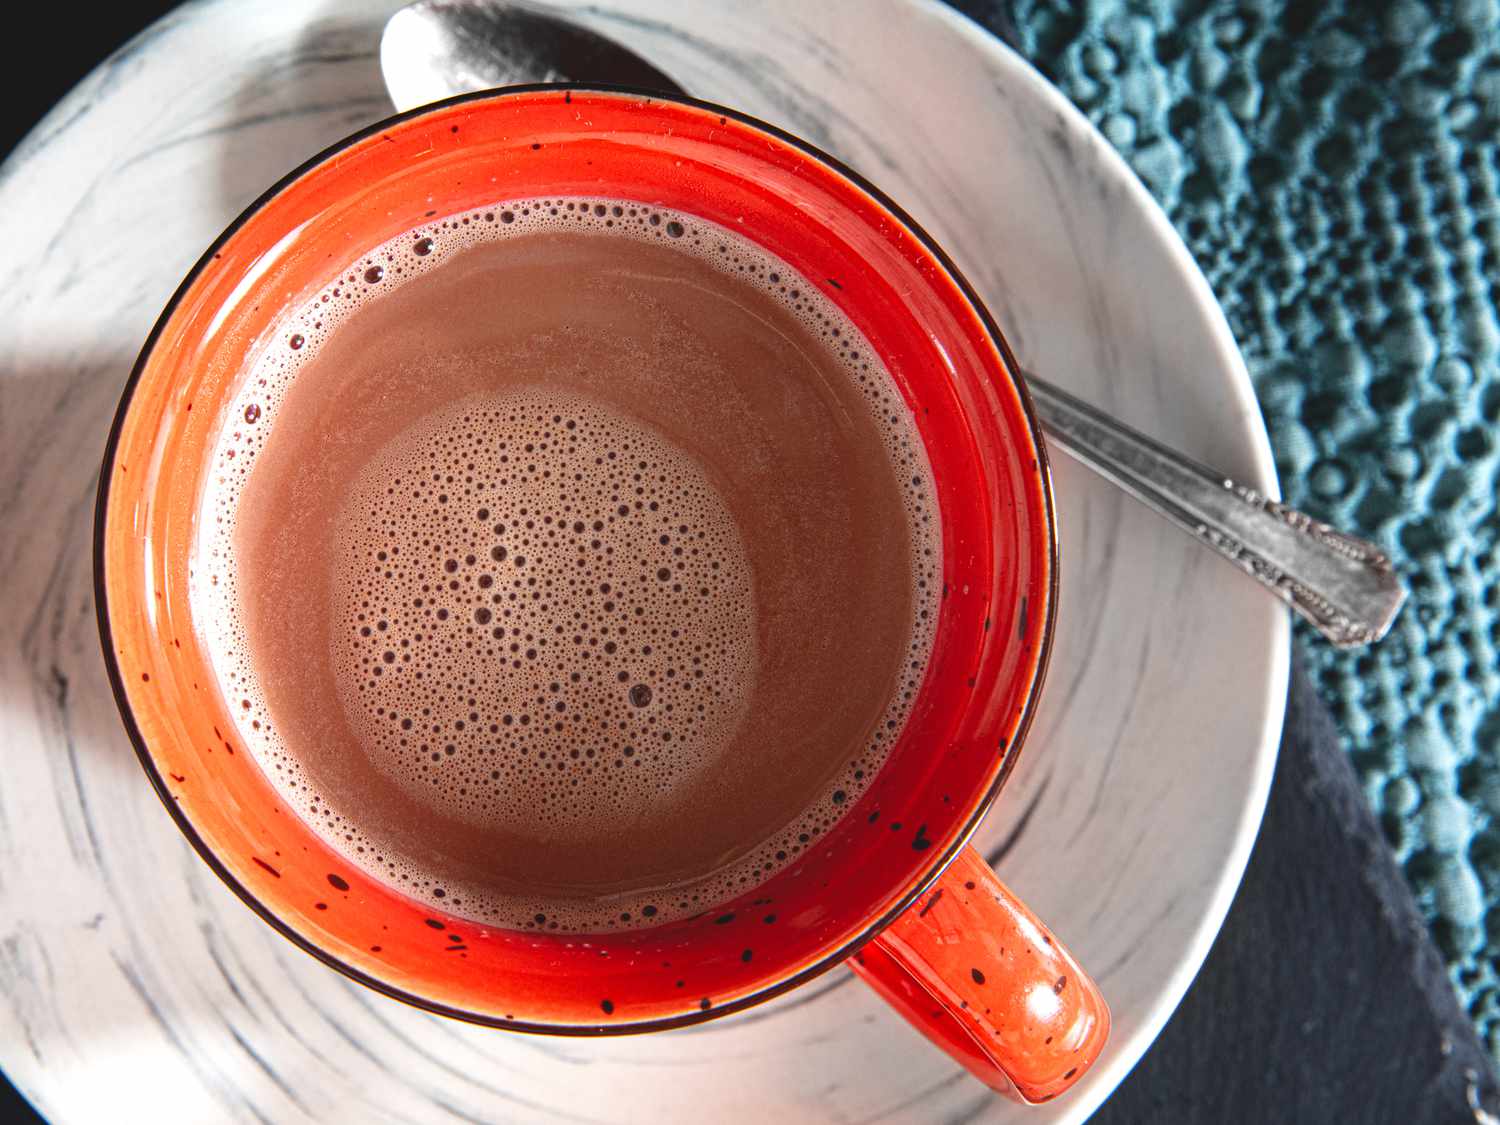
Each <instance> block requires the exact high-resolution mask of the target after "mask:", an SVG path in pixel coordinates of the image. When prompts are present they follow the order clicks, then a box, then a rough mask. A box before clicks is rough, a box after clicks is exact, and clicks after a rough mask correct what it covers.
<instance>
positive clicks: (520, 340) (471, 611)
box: [192, 198, 941, 931]
mask: <svg viewBox="0 0 1500 1125" xmlns="http://www.w3.org/2000/svg"><path fill="white" fill-rule="evenodd" d="M940 542H941V537H940V530H939V522H938V513H937V506H936V500H935V494H934V489H933V485H932V481H931V476H930V471H929V469H928V466H927V462H926V459H925V457H924V455H923V453H922V450H921V444H920V439H919V437H918V435H917V431H916V428H915V425H914V424H913V422H912V420H911V417H910V412H909V410H908V409H907V407H906V405H905V403H904V401H903V400H902V398H901V396H900V394H899V392H898V390H897V387H896V384H895V382H894V381H893V379H892V378H891V376H890V374H889V373H888V372H887V371H886V370H885V369H884V367H883V366H882V365H881V364H880V362H879V360H878V359H877V358H876V357H875V356H874V355H873V354H872V352H871V350H870V348H869V346H868V344H867V343H866V342H865V341H864V339H863V338H862V337H861V336H860V335H859V333H858V332H857V330H855V329H854V328H853V326H852V324H851V323H850V322H849V321H848V320H847V319H846V318H845V317H844V316H843V315H842V313H840V312H839V311H838V309H837V308H836V307H835V306H834V305H833V303H832V302H831V301H828V300H827V299H826V298H824V297H823V296H822V295H821V294H820V293H819V292H818V291H817V290H816V289H815V288H814V287H813V286H812V285H810V284H809V283H808V281H807V280H806V279H804V278H802V277H800V276H798V275H797V274H795V273H794V272H793V271H791V270H790V269H789V268H788V267H787V266H786V265H785V264H784V263H782V262H780V261H779V260H777V259H776V258H774V257H771V256H769V255H767V254H766V253H765V252H764V251H762V250H760V249H759V248H758V247H756V246H755V245H754V243H753V242H751V241H750V240H748V239H746V238H743V237H741V236H740V235H738V234H733V233H731V232H729V231H727V230H725V229H724V228H722V227H719V226H717V225H714V224H711V223H708V222H706V221H704V220H701V219H698V218H696V217H693V216H689V215H683V214H677V213H669V212H665V211H661V210H657V209H653V208H651V207H649V206H645V205H642V204H639V203H634V202H630V201H626V200H610V199H592V198H591V199H586V200H585V199H580V198H570V199H550V200H522V201H510V202H506V203H503V204H496V205H495V206H493V207H490V208H484V209H481V210H478V211H474V212H469V213H467V214H464V215H460V216H455V217H449V218H448V219H445V220H436V221H434V223H433V224H432V225H430V226H428V227H424V228H421V229H418V230H414V231H411V232H408V233H407V234H405V235H402V236H401V237H399V238H397V239H394V240H392V241H391V242H390V243H387V244H386V245H384V246H382V247H380V248H378V249H376V250H375V251H373V252H371V253H370V254H368V255H366V257H365V258H363V259H361V260H360V261H359V263H357V264H356V265H355V266H354V267H351V268H350V269H349V270H347V271H345V273H344V274H343V275H341V276H340V277H339V278H337V279H335V280H333V281H331V282H330V283H329V284H328V285H327V286H326V287H325V288H324V289H323V290H321V291H319V292H318V293H317V294H315V295H313V297H312V299H311V300H309V301H308V302H307V303H306V304H305V305H304V306H303V307H301V308H298V309H296V310H294V311H293V312H292V314H291V315H290V316H289V317H288V318H287V320H286V322H285V323H284V324H283V325H282V327H281V328H280V329H279V331H278V334H277V337H276V338H275V339H272V340H268V341H266V342H264V346H263V348H262V349H261V351H260V352H259V353H258V356H257V359H256V360H255V362H254V365H253V367H252V368H251V369H250V370H249V371H247V372H246V374H245V376H244V378H243V379H242V382H241V385H240V386H239V388H238V390H237V393H236V395H235V397H234V399H233V403H232V405H231V407H230V408H229V411H228V413H227V414H226V416H225V420H224V422H223V428H222V433H221V434H220V437H219V441H218V444H217V447H216V451H215V463H214V473H213V474H212V481H211V483H210V486H209V489H208V493H207V495H206V497H205V502H204V505H203V508H202V517H201V526H200V532H199V538H198V543H197V548H196V550H195V558H194V566H193V577H192V581H193V597H194V602H195V607H196V608H197V612H198V617H199V621H200V628H201V629H202V630H203V631H204V633H205V636H206V637H207V638H208V640H209V648H210V651H211V653H212V657H213V661H214V666H215V671H216V674H217V675H218V678H219V682H220V686H221V690H222V691H223V693H224V695H225V698H226V699H227V700H228V701H229V703H230V706H231V708H232V709H233V711H234V713H235V715H236V720H237V722H238V724H239V727H240V733H241V737H242V739H243V741H244V742H245V744H246V745H247V746H248V747H249V748H250V750H251V752H252V753H253V754H254V755H255V757H256V759H257V761H258V762H259V763H260V765H261V767H262V768H263V769H264V770H265V772H266V774H267V775H268V777H269V778H270V779H271V781H272V782H273V784H275V786H276V787H277V789H278V790H279V791H280V793H281V794H282V795H283V797H284V798H285V799H286V800H287V802H288V803H289V804H290V805H291V806H292V808H293V809H295V810H296V812H297V813H298V814H299V815H301V816H302V817H303V818H305V819H306V820H307V821H308V822H309V823H310V824H311V825H312V826H313V827H314V828H315V829H316V830H317V831H318V833H319V834H320V835H321V836H322V837H323V838H324V839H326V840H327V841H328V842H329V843H330V845H331V846H333V847H334V848H336V849H337V850H338V851H339V852H340V853H342V854H343V855H345V856H346V857H347V858H348V859H349V860H350V861H351V862H353V863H355V864H356V865H358V866H360V867H362V868H364V869H365V870H367V871H369V872H370V873H371V874H373V875H375V876H376V877H378V878H380V879H382V880H384V881H386V882H388V883H391V884H393V885H394V886H396V887H398V888H400V889H401V890H403V891H405V892H406V893H408V894H410V895H411V896H413V897H414V898H416V899H418V900H421V901H424V902H427V903H430V904H432V905H435V906H440V907H442V908H443V909H445V910H449V911H452V912H454V913H457V914H460V915H463V916H466V917H471V918H475V919H478V920H481V921H486V922H490V923H493V924H496V925H502V926H510V927H521V928H527V927H530V928H548V929H561V930H585V931H587V930H602V929H610V928H624V927H630V926H638V925H643V924H653V923H657V922H661V921H666V920H669V919H671V918H674V917H680V916H683V915H687V914H694V913H697V912H698V911H700V910H704V909H708V908H710V907H712V906H713V905H715V904H716V903H718V902H721V901H723V900H725V899H727V898H729V897H732V896H733V895H735V894H738V893H740V892H742V891H744V890H746V889H748V888H750V887H752V886H753V885H755V884H756V883H758V882H760V881H762V880H763V879H765V878H767V877H768V876H769V875H770V874H772V873H774V872H775V871H776V870H777V869H779V868H780V867H782V866H784V865H786V864H788V863H790V862H793V861H794V860H795V858H796V857H797V856H798V855H799V854H801V853H802V852H803V851H804V850H806V849H808V848H811V847H815V846H816V844H817V839H818V837H819V836H820V835H821V834H822V833H824V832H826V831H827V830H828V828H829V826H830V825H831V824H833V823H834V821H835V820H837V818H838V817H839V816H840V815H841V814H842V813H843V812H844V810H846V809H847V808H849V807H850V806H851V805H852V804H853V803H854V802H855V800H856V799H857V798H858V796H859V794H860V793H861V792H862V790H863V789H864V788H865V787H866V786H867V785H868V784H869V782H870V780H871V779H872V777H873V776H874V775H875V773H876V772H877V771H878V770H879V768H880V766H881V764H882V762H883V761H884V759H885V756H886V753H887V751H888V749H889V747H890V745H891V744H892V742H893V741H894V740H895V738H896V737H897V735H898V734H899V732H900V730H901V728H902V725H903V724H904V721H905V719H906V717H907V714H908V711H909V709H910V706H911V703H912V701H913V700H914V698H915V696H916V693H917V691H918V689H919V687H920V685H921V682H922V677H923V675H924V672H925V668H926V663H927V659H928V655H929V651H930V648H931V643H932V628H933V625H934V623H935V619H936V615H937V607H938V597H939V594H938V586H939V583H940V578H939V574H940V570H941V567H940V562H941V558H940Z"/></svg>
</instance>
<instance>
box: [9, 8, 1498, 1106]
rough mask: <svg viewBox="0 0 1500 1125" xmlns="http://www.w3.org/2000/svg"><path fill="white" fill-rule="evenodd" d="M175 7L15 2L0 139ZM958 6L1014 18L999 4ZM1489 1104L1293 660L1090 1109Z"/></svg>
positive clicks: (1328, 728) (1415, 925)
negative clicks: (1241, 822)
mask: <svg viewBox="0 0 1500 1125" xmlns="http://www.w3.org/2000/svg"><path fill="white" fill-rule="evenodd" d="M171 6H172V5H170V4H166V3H160V2H149V0H148V2H145V3H137V4H122V5H118V6H106V7H101V8H92V9H91V10H90V11H91V14H90V15H89V17H88V19H86V20H84V19H80V18H79V13H78V11H77V10H75V9H71V8H68V7H66V6H55V7H53V8H52V9H50V10H44V11H40V12H35V13H33V14H31V15H29V16H27V17H25V18H24V20H23V21H22V25H21V26H20V27H19V28H18V29H17V32H18V35H19V36H20V37H21V38H24V40H25V41H27V42H29V43H32V44H34V45H37V46H38V47H39V50H40V51H41V52H42V53H43V55H44V65H42V66H41V67H40V68H37V69H36V70H35V71H34V72H33V73H30V74H27V75H26V76H25V79H24V81H23V80H20V79H19V76H18V75H17V74H16V73H15V72H12V74H11V78H10V82H9V86H10V87H11V88H10V89H9V90H8V91H7V100H6V106H7V108H6V110H5V111H4V112H3V113H0V151H8V150H9V148H10V147H12V146H13V145H14V144H15V143H16V141H18V140H19V139H20V138H21V136H22V135H23V134H24V133H25V131H26V130H27V129H28V128H30V126H31V124H33V123H34V122H35V121H36V120H37V119H38V118H39V117H40V116H41V115H42V114H43V113H44V112H46V110H47V108H48V107H49V106H50V105H51V103H52V102H53V101H55V100H56V99H57V98H59V97H61V96H62V95H63V94H64V93H66V92H67V90H68V89H69V88H70V87H71V86H72V85H73V83H74V82H76V81H77V80H78V79H79V78H81V77H82V76H83V75H84V74H86V73H87V72H88V70H89V69H91V68H92V67H93V65H94V64H95V63H96V62H98V61H99V60H100V59H102V58H103V57H104V56H105V55H106V54H108V53H109V52H110V51H111V50H113V49H114V48H115V47H116V46H117V45H118V44H120V43H121V42H123V41H124V40H125V39H126V38H128V37H129V36H130V35H132V34H134V33H135V32H136V31H137V30H139V29H140V28H141V27H144V26H145V25H146V24H148V23H150V22H151V21H152V20H153V19H155V18H156V17H157V16H159V15H160V14H161V13H162V12H164V11H166V10H167V9H168V8H170V7H171ZM955 6H957V7H959V8H960V9H962V10H965V11H967V12H968V13H969V14H970V15H972V16H975V17H976V18H978V19H980V21H981V22H983V23H985V24H986V25H987V26H989V27H990V28H991V29H992V30H994V31H996V32H997V33H1002V34H1003V33H1004V32H1005V31H1006V30H1007V28H1006V24H1005V7H1004V5H1003V4H1000V3H996V2H993V0H959V2H958V3H957V4H956V5H955ZM27 69H28V70H31V69H32V68H29V67H28V68H27ZM1476 1107H1479V1108H1477V1109H1476ZM1488 1114H1496V1115H1500V1090H1497V1088H1496V1084H1495V1080H1494V1077H1493V1074H1492V1071H1491V1069H1490V1062H1489V1059H1488V1056H1487V1055H1486V1054H1485V1053H1484V1052H1483V1051H1482V1050H1481V1049H1480V1047H1479V1044H1478V1041H1477V1039H1476V1038H1475V1035H1474V1032H1473V1029H1472V1026H1471V1025H1470V1023H1469V1022H1468V1019H1467V1018H1466V1016H1465V1015H1464V1013H1463V1012H1462V1010H1461V1009H1460V1008H1459V1005H1458V1003H1457V1000H1456V998H1455V996H1454V993H1453V990H1452V988H1451V987H1450V986H1449V983H1448V981H1447V979H1446V977H1445V976H1444V973H1443V966H1442V961H1441V959H1440V958H1439V957H1438V955H1437V951H1436V949H1435V948H1434V947H1433V946H1432V944H1431V942H1430V940H1429V938H1428V936H1427V931H1426V928H1425V926H1424V925H1423V923H1422V921H1421V919H1420V918H1419V916H1418V915H1417V912H1416V909H1415V906H1414V904H1413V902H1412V899H1411V896H1410V893H1409V892H1408V890H1407V887H1406V884H1405V883H1404V881H1403V880H1402V879H1401V877H1400V874H1399V872H1398V871H1397V870H1396V868H1395V865H1394V863H1393V862H1392V860H1391V858H1390V851H1389V848H1388V847H1387V845H1386V844H1385V842H1384V840H1383V839H1382V837H1381V835H1380V833H1379V831H1378V829H1377V827H1376V824H1375V821H1374V817H1373V815H1372V814H1371V812H1370V809H1369V806H1368V804H1367V802H1366V800H1365V797H1364V794H1363V793H1362V791H1361V790H1360V789H1359V787H1358V784H1357V783H1356V781H1355V777H1354V773H1353V771H1352V769H1351V768H1350V766H1349V763H1348V759H1347V758H1346V756H1345V755H1344V753H1343V751H1342V750H1341V748H1340V746H1339V741H1338V738H1337V732H1336V731H1335V730H1334V728H1333V725H1332V721H1331V719H1330V718H1329V716H1328V713H1327V711H1326V710H1325V709H1324V708H1323V706H1322V705H1321V704H1320V703H1319V702H1318V701H1317V699H1316V698H1315V696H1314V694H1313V692H1312V689H1311V687H1310V686H1309V685H1308V682H1307V681H1306V679H1305V678H1304V677H1303V675H1302V674H1301V672H1300V671H1299V672H1297V673H1296V674H1295V675H1294V678H1293V683H1292V689H1291V697H1290V701H1289V711H1288V715H1287V727H1286V734H1285V737H1284V739H1283V743H1282V750H1281V761H1280V764H1279V766H1278V768H1277V773H1276V780H1275V783H1274V786H1273V788H1272V791H1271V798H1270V803H1269V806H1268V808H1267V811H1266V820H1265V825H1264V827H1263V829H1262V831H1261V836H1260V840H1259V842H1258V843H1257V845H1256V848H1255V852H1254V854H1253V856H1252V857H1251V860H1250V866H1249V869H1248V871H1247V872H1246V876H1245V882H1244V884H1243V886H1242V888H1241V891H1240V894H1239V896H1238V898H1237V899H1236V900H1235V904H1234V907H1233V908H1232V910H1231V911H1230V914H1229V918H1228V921H1227V922H1226V924H1225V927H1224V929H1223V931H1222V933H1221V934H1220V936H1219V939H1218V941H1217V942H1216V943H1215V945H1214V948H1213V951H1212V953H1211V954H1210V956H1209V958H1208V961H1207V962H1206V964H1205V966H1204V968H1203V971H1202V973H1201V974H1200V975H1199V977H1198V979H1197V981H1196V982H1195V983H1194V985H1193V987H1192V988H1191V989H1190V990H1189V992H1188V995H1187V998H1186V999H1185V1000H1184V1002H1183V1004H1182V1006H1181V1008H1179V1010H1178V1011H1177V1013H1176V1015H1174V1017H1173V1018H1172V1020H1171V1021H1170V1022H1169V1023H1168V1025H1167V1028H1166V1030H1165V1031H1164V1032H1163V1034H1162V1036H1161V1038H1160V1039H1159V1040H1158V1041H1157V1043H1156V1044H1155V1045H1154V1046H1153V1047H1152V1048H1151V1050H1150V1051H1149V1052H1147V1054H1146V1056H1145V1058H1144V1059H1143V1060H1142V1061H1141V1062H1140V1064H1139V1065H1138V1066H1137V1067H1136V1068H1135V1070H1134V1072H1133V1073H1132V1074H1131V1075H1130V1077H1129V1078H1128V1079H1127V1080H1126V1081H1125V1083H1124V1084H1123V1085H1122V1086H1121V1087H1120V1089H1119V1090H1118V1091H1117V1092H1116V1094H1115V1095H1114V1097H1113V1098H1111V1099H1110V1101H1109V1102H1108V1103H1107V1104H1106V1105H1105V1107H1104V1108H1103V1109H1102V1110H1100V1111H1099V1113H1098V1114H1097V1115H1096V1116H1095V1118H1094V1121H1095V1122H1097V1123H1099V1125H1126V1123H1135V1122H1179V1121H1182V1122H1199V1121H1208V1122H1240V1121H1244V1122H1370V1123H1372V1125H1379V1123H1383V1122H1391V1123H1393V1125H1395V1123H1400V1125H1408V1123H1410V1125H1425V1123H1429V1122H1431V1123H1446V1122H1478V1123H1479V1125H1491V1122H1492V1121H1494V1122H1496V1123H1497V1125H1500V1117H1496V1118H1491V1117H1489V1116H1488ZM27 1120H31V1121H35V1120H37V1118H36V1116H35V1114H33V1113H32V1112H31V1110H30V1108H29V1107H28V1106H27V1105H26V1103H25V1101H24V1100H23V1099H21V1098H20V1097H19V1095H17V1094H16V1093H15V1091H14V1090H12V1089H10V1088H9V1086H0V1121H4V1122H24V1121H27Z"/></svg>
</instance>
